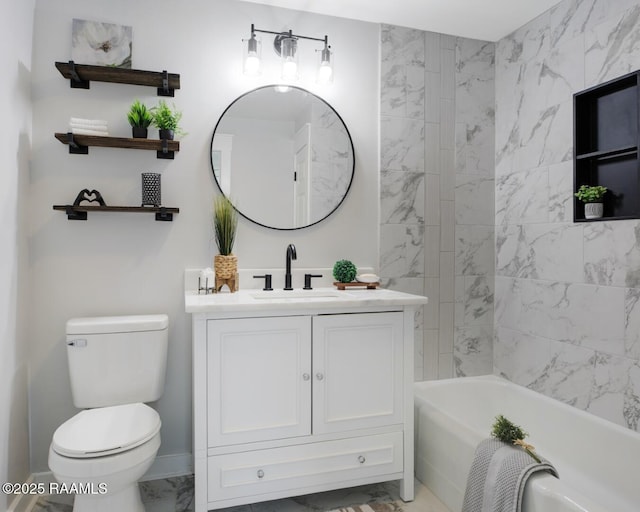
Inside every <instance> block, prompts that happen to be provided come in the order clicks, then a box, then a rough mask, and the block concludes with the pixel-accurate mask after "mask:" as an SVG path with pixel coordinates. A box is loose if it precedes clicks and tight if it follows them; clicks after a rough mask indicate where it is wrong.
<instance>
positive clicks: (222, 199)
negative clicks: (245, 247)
mask: <svg viewBox="0 0 640 512" xmlns="http://www.w3.org/2000/svg"><path fill="white" fill-rule="evenodd" d="M213 227H214V232H215V237H216V245H217V246H218V252H219V253H220V254H221V255H223V256H228V255H230V254H231V253H232V251H233V244H234V242H235V238H236V230H237V228H238V212H237V211H236V209H235V208H234V207H233V204H232V203H231V201H230V200H229V198H228V197H227V196H219V197H217V198H216V199H215V201H214V203H213Z"/></svg>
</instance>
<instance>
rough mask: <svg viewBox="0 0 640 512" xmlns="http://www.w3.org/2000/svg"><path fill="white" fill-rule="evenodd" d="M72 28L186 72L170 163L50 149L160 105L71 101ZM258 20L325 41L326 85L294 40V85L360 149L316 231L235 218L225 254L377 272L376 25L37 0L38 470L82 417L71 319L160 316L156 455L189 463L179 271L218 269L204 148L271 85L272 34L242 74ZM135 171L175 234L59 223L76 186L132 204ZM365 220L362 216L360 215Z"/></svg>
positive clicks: (129, 95) (248, 10)
mask: <svg viewBox="0 0 640 512" xmlns="http://www.w3.org/2000/svg"><path fill="white" fill-rule="evenodd" d="M72 18H81V19H90V20H97V21H106V22H113V23H120V24H126V25H131V26H133V67H134V68H138V69H148V70H163V69H166V70H168V71H169V72H172V73H180V75H181V85H182V88H181V89H180V90H179V91H177V92H176V96H175V98H172V99H170V100H169V103H170V104H171V103H175V105H176V106H177V107H178V108H179V109H180V110H182V111H183V127H184V129H185V131H186V132H187V133H188V135H186V136H185V137H183V138H182V140H181V150H180V152H179V153H177V154H176V155H175V160H157V159H156V158H155V153H154V152H151V151H135V150H125V149H107V148H91V149H90V151H89V155H86V156H78V155H69V154H68V153H67V148H66V146H63V145H62V144H60V143H59V142H58V141H56V140H55V138H54V137H53V134H54V132H56V131H65V130H66V129H67V123H68V120H69V117H71V116H75V117H86V118H101V119H106V120H107V121H108V122H109V127H110V130H111V133H112V134H114V135H123V136H127V135H128V134H129V133H130V128H129V126H128V124H127V121H126V112H127V110H128V108H129V105H130V103H131V102H132V101H133V100H134V99H136V98H139V99H140V100H142V101H145V102H147V103H148V104H150V105H154V104H156V103H157V101H158V98H157V97H156V96H155V91H154V90H153V89H152V88H147V87H138V86H130V85H119V84H108V83H92V84H91V89H89V90H79V89H70V88H69V83H68V81H67V80H64V79H63V78H62V77H61V76H60V74H59V73H58V71H57V70H56V69H55V67H54V62H55V61H65V60H68V59H69V58H70V45H71V20H72ZM251 23H255V25H256V27H259V28H264V29H267V30H274V31H278V30H283V29H285V28H292V29H293V30H294V32H297V33H301V34H303V35H309V36H312V37H322V36H323V35H324V34H328V35H329V38H330V42H331V45H332V47H333V49H334V50H335V52H336V76H335V80H334V83H333V85H332V86H331V87H329V88H326V89H319V87H318V86H316V84H315V82H314V80H315V73H314V71H315V67H316V60H317V58H318V55H317V54H316V52H315V49H316V47H315V46H314V45H313V44H311V43H309V45H307V44H305V42H301V43H300V51H301V52H303V53H302V54H301V56H300V63H301V69H300V73H301V76H302V77H303V78H302V79H301V81H300V82H299V84H298V85H300V86H301V87H304V88H307V89H310V90H311V91H314V92H317V93H318V94H320V95H321V96H322V97H323V98H324V99H325V100H326V101H328V102H329V103H330V104H332V105H333V107H334V108H335V109H336V110H337V111H338V112H339V113H340V114H341V116H342V117H343V119H344V121H345V123H346V125H347V126H348V127H349V130H350V132H351V135H352V137H353V140H354V145H355V152H356V171H355V172H356V176H355V180H354V186H353V187H352V189H351V192H350V194H349V197H348V198H347V200H346V201H345V203H344V204H343V205H342V206H341V207H340V209H339V210H338V211H337V212H336V214H335V215H333V216H332V217H331V218H330V219H328V220H327V221H325V222H323V223H321V224H319V225H318V226H314V227H313V228H310V229H305V230H301V231H295V232H283V231H274V230H268V229H266V228H262V227H259V226H256V225H253V224H251V223H249V222H247V221H245V220H244V219H241V220H240V226H239V229H238V236H237V242H236V246H235V248H234V252H235V253H236V255H237V256H238V260H239V265H240V266H241V267H242V268H260V267H263V268H264V267H266V268H270V267H271V268H277V267H281V268H282V267H284V260H285V249H286V247H287V244H289V243H295V244H296V246H297V249H298V251H297V252H298V260H297V261H296V262H295V265H296V266H297V267H299V268H300V267H326V266H330V265H332V264H333V262H335V261H336V260H338V259H341V258H348V259H351V260H353V261H354V263H356V265H360V266H373V267H377V264H378V262H377V255H378V221H377V215H376V213H375V210H374V211H373V212H371V209H370V205H372V204H377V201H378V147H377V140H378V137H377V120H378V114H377V110H376V108H375V107H376V105H377V97H378V88H377V86H376V85H375V84H376V83H377V80H378V56H377V53H376V52H375V48H376V45H377V42H378V32H379V29H378V26H377V25H374V24H369V23H363V22H358V21H350V20H345V19H339V18H331V17H326V16H320V15H315V14H309V13H302V12H299V11H291V10H285V9H276V8H271V7H266V6H262V5H257V4H252V3H244V2H237V1H233V0H216V1H215V2H212V1H210V0H188V2H181V3H179V4H178V3H176V2H174V1H171V0H138V1H136V2H131V1H129V0H113V1H109V2H104V1H98V0H38V2H37V7H36V13H35V37H34V57H33V59H34V62H33V70H34V71H33V76H32V84H33V109H34V129H33V152H32V169H31V183H30V189H29V207H30V212H31V227H30V232H29V239H30V251H31V259H30V260H29V268H28V271H29V274H30V276H31V279H32V287H31V293H30V302H29V308H28V312H29V315H30V318H31V320H32V321H31V322H30V338H31V343H32V355H31V358H30V360H31V376H30V393H31V404H30V414H31V446H32V453H31V470H32V471H34V472H38V471H46V470H47V469H48V468H47V450H48V447H49V443H50V441H51V436H52V434H53V432H54V430H55V428H56V427H57V426H58V425H60V424H61V423H62V422H63V421H65V420H66V419H67V418H69V417H70V416H72V415H73V414H74V413H75V412H76V410H75V409H74V407H73V405H72V402H71V394H70V387H69V379H68V368H67V362H66V355H65V345H64V329H65V322H66V321H67V319H69V318H72V317H76V316H92V315H111V314H134V313H151V312H166V313H168V314H169V319H170V348H169V365H168V369H167V383H166V389H165V394H164V396H163V397H162V399H161V400H160V401H159V402H158V403H157V405H156V406H157V409H158V411H159V413H160V416H161V418H162V422H163V427H162V432H161V434H162V446H161V448H160V455H161V456H175V462H176V464H178V465H180V464H181V463H185V462H188V461H189V460H190V454H191V326H190V320H191V319H190V316H189V315H187V314H185V313H184V300H183V273H184V270H185V268H203V267H208V266H212V259H213V256H214V254H215V253H216V249H215V243H214V242H213V236H212V234H213V233H212V224H211V219H210V216H211V209H212V202H213V198H214V195H215V194H216V193H217V188H216V185H215V181H214V179H213V176H212V172H211V166H210V157H209V151H210V141H211V135H212V132H213V129H214V126H215V124H216V121H217V119H218V118H219V116H220V115H221V114H222V112H223V111H224V109H225V108H226V106H227V105H228V104H229V103H231V101H233V100H234V99H236V98H237V97H238V96H239V95H241V94H242V93H244V92H246V91H248V90H251V89H253V88H255V87H258V86H260V85H265V84H268V83H274V82H278V81H279V78H278V75H279V68H278V66H277V56H276V54H275V53H274V52H273V51H272V50H271V44H272V39H269V38H268V37H266V38H265V39H264V41H263V58H264V64H265V70H264V72H263V74H262V75H261V76H260V77H259V78H255V79H249V78H248V77H245V76H244V75H242V72H241V70H242V62H241V56H242V41H241V40H242V39H243V38H247V37H248V36H249V30H250V26H251ZM6 46H7V47H8V48H9V47H12V45H10V44H7V45H6ZM338 57H339V58H338ZM372 84H373V86H372ZM354 91H357V93H354ZM151 136H152V137H155V136H156V133H155V132H154V131H152V132H151ZM143 171H152V172H160V173H161V174H162V198H163V203H164V204H166V205H167V206H177V207H179V208H180V213H179V214H178V215H176V216H175V217H174V221H173V222H172V223H164V222H155V221H154V220H153V216H151V215H148V216H147V215H133V214H129V215H127V214H102V215H100V214H93V215H92V214H89V218H88V220H87V221H86V222H78V221H68V220H67V218H66V216H65V215H64V213H61V212H56V211H53V210H52V208H51V206H52V205H53V204H65V203H67V202H70V201H73V199H74V197H75V195H76V194H77V193H78V191H79V190H81V189H82V188H85V187H88V188H90V189H92V188H95V189H97V190H99V191H100V192H101V193H102V194H103V196H104V197H105V200H106V202H107V204H109V203H111V204H136V203H139V201H140V173H141V172H143ZM274 200H277V199H275V198H274ZM367 211H369V212H371V214H368V215H363V214H362V212H367ZM240 285H241V286H243V284H242V283H241V284H240ZM161 462H162V460H161ZM167 464H168V466H171V465H172V461H171V460H168V462H167Z"/></svg>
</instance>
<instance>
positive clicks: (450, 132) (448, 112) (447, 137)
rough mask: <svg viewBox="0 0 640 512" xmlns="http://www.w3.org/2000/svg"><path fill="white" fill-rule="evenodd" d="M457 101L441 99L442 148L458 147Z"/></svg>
mask: <svg viewBox="0 0 640 512" xmlns="http://www.w3.org/2000/svg"><path fill="white" fill-rule="evenodd" d="M455 115H456V114H455V103H454V101H453V100H450V99H441V100H440V148H441V149H453V150H455V148H456V132H455V128H456V127H455V123H456V121H455Z"/></svg>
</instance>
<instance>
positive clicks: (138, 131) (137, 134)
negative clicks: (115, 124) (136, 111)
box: [131, 126, 149, 139]
mask: <svg viewBox="0 0 640 512" xmlns="http://www.w3.org/2000/svg"><path fill="white" fill-rule="evenodd" d="M131 131H132V133H133V138H134V139H146V138H147V135H148V134H149V130H148V129H147V128H142V126H132V127H131Z"/></svg>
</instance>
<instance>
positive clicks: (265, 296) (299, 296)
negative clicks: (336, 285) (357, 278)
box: [251, 290, 344, 300]
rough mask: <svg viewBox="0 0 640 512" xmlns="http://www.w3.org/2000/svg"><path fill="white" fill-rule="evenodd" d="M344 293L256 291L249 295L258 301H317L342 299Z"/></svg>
mask: <svg viewBox="0 0 640 512" xmlns="http://www.w3.org/2000/svg"><path fill="white" fill-rule="evenodd" d="M343 296H344V292H339V291H336V290H273V291H270V292H268V291H264V290H263V291H257V292H255V293H252V294H251V297H253V298H254V299H259V300H282V299H296V300H305V299H307V300H318V299H336V298H339V297H343Z"/></svg>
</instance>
